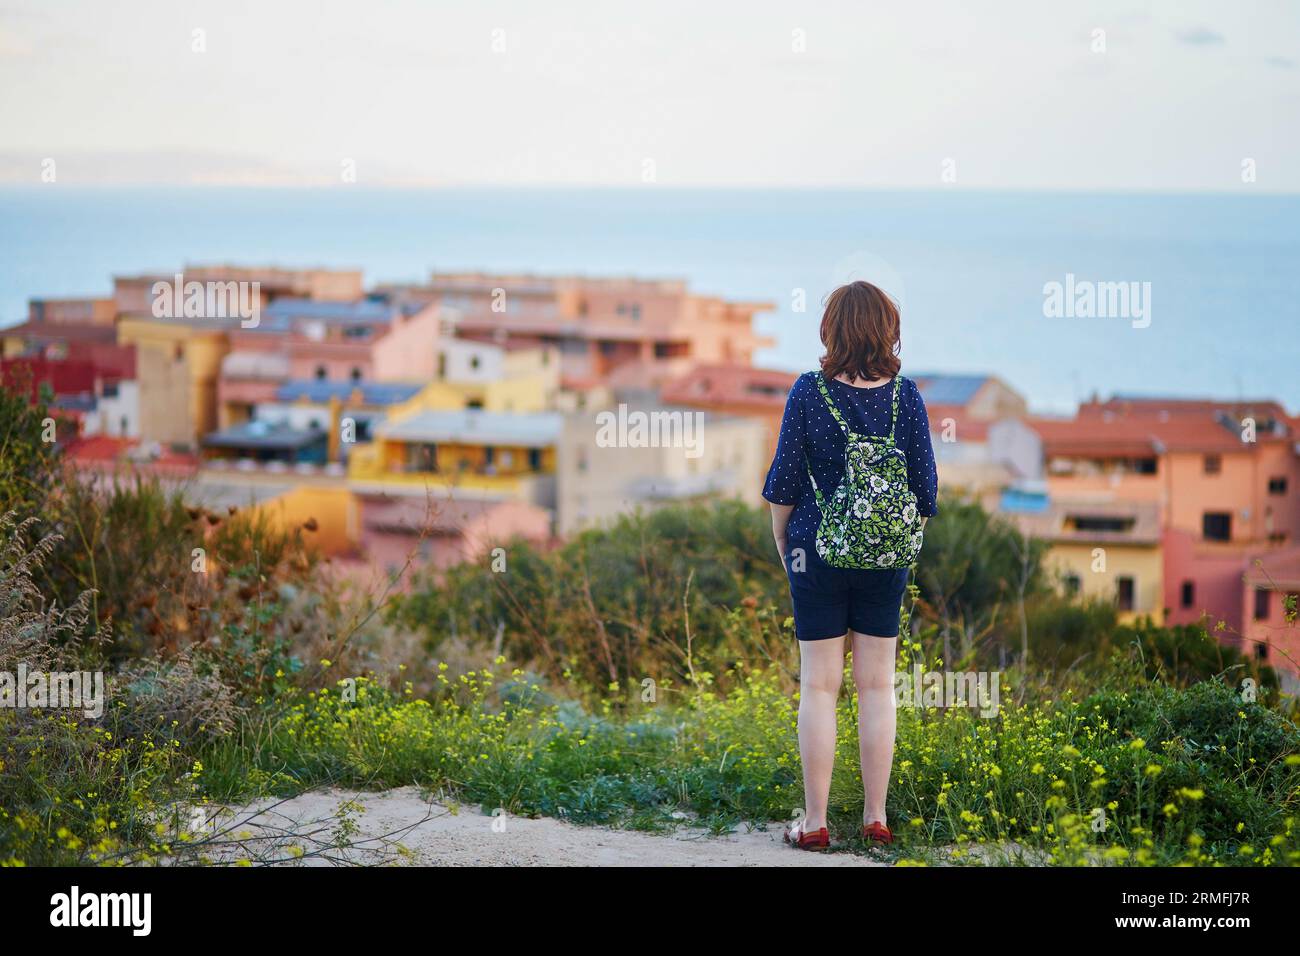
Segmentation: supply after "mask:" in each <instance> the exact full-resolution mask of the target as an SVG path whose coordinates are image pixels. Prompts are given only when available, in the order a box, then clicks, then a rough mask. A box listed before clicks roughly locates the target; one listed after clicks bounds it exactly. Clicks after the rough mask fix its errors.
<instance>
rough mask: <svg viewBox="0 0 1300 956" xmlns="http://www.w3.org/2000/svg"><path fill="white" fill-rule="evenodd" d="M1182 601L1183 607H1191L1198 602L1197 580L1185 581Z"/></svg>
mask: <svg viewBox="0 0 1300 956" xmlns="http://www.w3.org/2000/svg"><path fill="white" fill-rule="evenodd" d="M1180 603H1181V604H1182V606H1183V607H1191V606H1192V605H1193V604H1195V603H1196V582H1195V581H1184V582H1183V590H1182V598H1181V599H1180Z"/></svg>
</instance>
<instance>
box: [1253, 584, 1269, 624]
mask: <svg viewBox="0 0 1300 956" xmlns="http://www.w3.org/2000/svg"><path fill="white" fill-rule="evenodd" d="M1272 596H1273V592H1272V591H1270V590H1269V589H1268V588H1255V620H1257V621H1267V620H1268V615H1269V613H1270V610H1271V605H1272Z"/></svg>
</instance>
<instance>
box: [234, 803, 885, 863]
mask: <svg viewBox="0 0 1300 956" xmlns="http://www.w3.org/2000/svg"><path fill="white" fill-rule="evenodd" d="M349 802H352V803H354V804H355V805H356V806H357V807H358V808H359V811H354V812H348V813H345V814H344V817H345V818H346V819H349V820H351V821H352V823H353V824H354V825H355V830H353V831H352V832H351V833H349V834H345V835H344V836H345V842H346V843H347V848H346V849H343V850H339V849H337V848H335V847H334V844H337V842H338V839H339V836H340V834H339V814H340V807H341V806H345V805H346V804H348V803H349ZM235 813H236V815H235V816H234V817H233V818H222V820H221V821H220V824H219V826H220V827H221V828H223V829H227V828H228V835H227V836H226V837H224V838H223V842H224V843H226V844H233V845H226V846H223V847H222V848H221V849H220V850H219V851H217V852H214V853H213V854H211V855H212V856H214V857H215V858H217V859H226V860H233V859H240V858H252V859H254V860H261V861H265V862H273V863H284V864H288V865H307V866H311V865H326V866H328V865H339V864H348V863H352V864H371V865H375V864H378V865H384V864H390V865H399V866H400V865H414V866H884V865H886V864H885V863H884V862H882V861H880V860H873V859H871V858H870V857H868V856H866V855H861V854H853V853H806V852H804V853H801V852H799V851H796V850H793V849H791V848H790V847H788V846H786V845H785V844H783V843H782V842H781V832H782V829H783V827H782V825H781V824H775V823H774V824H772V825H771V827H770V828H769V829H768V830H767V831H766V832H764V831H759V830H752V831H746V830H745V829H744V828H742V829H741V831H740V832H737V833H733V834H729V835H726V836H713V835H711V834H709V833H705V832H701V831H699V830H690V829H683V830H680V831H678V832H676V833H673V834H665V835H656V834H648V833H642V832H638V831H632V830H610V829H605V828H601V827H579V826H573V825H571V824H568V823H564V822H562V821H559V820H553V819H549V818H542V819H537V820H529V819H526V818H523V817H491V816H486V815H484V814H483V813H481V812H480V811H479V809H478V808H477V807H467V806H461V807H459V808H455V807H448V806H445V805H443V804H439V803H436V802H430V801H428V800H426V799H425V798H423V797H422V796H421V795H420V793H419V791H418V790H417V789H416V788H415V787H402V788H399V789H396V790H388V791H385V792H383V793H360V794H358V793H351V792H344V791H339V790H322V791H314V792H312V793H306V794H302V795H301V796H298V797H294V798H292V799H290V800H287V801H263V802H261V803H258V804H253V805H252V806H250V807H245V808H242V809H239V810H237V811H235ZM291 834H292V835H291Z"/></svg>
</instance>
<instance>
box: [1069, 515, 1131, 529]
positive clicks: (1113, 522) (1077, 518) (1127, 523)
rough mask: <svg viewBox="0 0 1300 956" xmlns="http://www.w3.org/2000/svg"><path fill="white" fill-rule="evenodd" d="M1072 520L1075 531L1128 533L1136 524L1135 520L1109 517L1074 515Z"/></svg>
mask: <svg viewBox="0 0 1300 956" xmlns="http://www.w3.org/2000/svg"><path fill="white" fill-rule="evenodd" d="M1072 520H1073V524H1074V530H1075V531H1128V530H1130V529H1131V528H1132V527H1133V525H1134V524H1135V523H1136V519H1135V518H1125V517H1118V518H1116V517H1111V516H1109V515H1074V516H1073V519H1072Z"/></svg>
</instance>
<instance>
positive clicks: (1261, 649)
mask: <svg viewBox="0 0 1300 956" xmlns="http://www.w3.org/2000/svg"><path fill="white" fill-rule="evenodd" d="M1240 600H1241V602H1242V606H1243V608H1244V609H1245V614H1244V620H1245V626H1244V628H1243V631H1242V633H1243V636H1244V638H1245V640H1246V643H1247V644H1248V646H1249V647H1250V648H1251V649H1252V650H1253V653H1254V654H1255V656H1256V657H1258V658H1259V659H1261V660H1263V661H1266V662H1267V663H1269V664H1271V665H1272V666H1273V667H1275V668H1277V670H1278V671H1279V673H1282V674H1283V675H1284V683H1283V687H1284V689H1285V690H1288V691H1289V692H1290V693H1292V694H1297V693H1300V676H1298V675H1300V623H1297V621H1298V619H1297V616H1296V609H1297V607H1300V547H1296V548H1287V549H1285V550H1282V551H1273V552H1270V553H1268V554H1265V555H1262V556H1260V557H1259V558H1257V559H1256V560H1254V561H1251V562H1250V565H1249V567H1247V568H1246V573H1245V575H1244V586H1243V589H1242V594H1241V597H1240Z"/></svg>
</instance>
